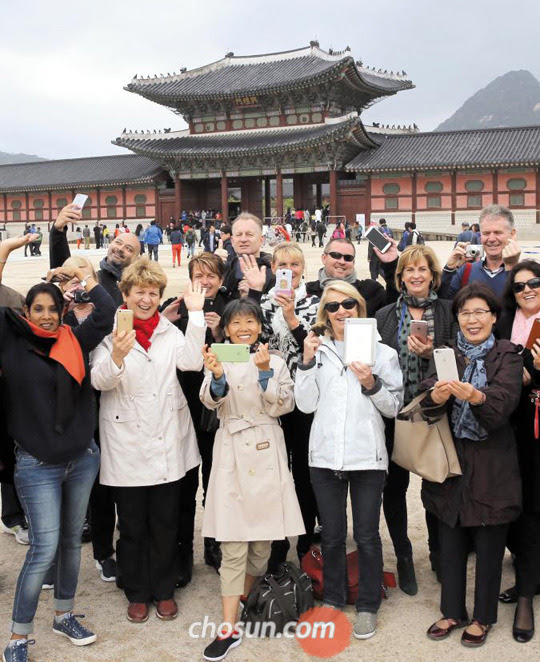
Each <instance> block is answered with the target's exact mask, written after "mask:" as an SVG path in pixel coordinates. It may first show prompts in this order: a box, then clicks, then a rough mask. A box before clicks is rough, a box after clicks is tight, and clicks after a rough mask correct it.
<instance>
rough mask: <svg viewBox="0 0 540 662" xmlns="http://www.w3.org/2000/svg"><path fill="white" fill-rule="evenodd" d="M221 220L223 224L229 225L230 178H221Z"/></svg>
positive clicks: (223, 176) (225, 176) (224, 176)
mask: <svg viewBox="0 0 540 662" xmlns="http://www.w3.org/2000/svg"><path fill="white" fill-rule="evenodd" d="M221 218H222V222H223V223H227V224H228V223H229V178H228V177H227V175H222V177H221Z"/></svg>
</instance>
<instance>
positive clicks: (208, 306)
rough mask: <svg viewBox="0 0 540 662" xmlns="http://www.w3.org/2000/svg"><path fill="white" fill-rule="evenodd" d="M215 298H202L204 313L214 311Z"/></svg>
mask: <svg viewBox="0 0 540 662" xmlns="http://www.w3.org/2000/svg"><path fill="white" fill-rule="evenodd" d="M215 302H216V301H215V299H205V300H204V306H203V311H204V312H205V313H213V312H214V303H215Z"/></svg>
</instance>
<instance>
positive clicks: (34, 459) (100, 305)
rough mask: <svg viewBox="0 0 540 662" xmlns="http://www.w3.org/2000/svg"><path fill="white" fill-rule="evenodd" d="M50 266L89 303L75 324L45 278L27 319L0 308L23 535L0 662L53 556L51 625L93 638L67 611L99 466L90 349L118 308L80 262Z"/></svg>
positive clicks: (22, 640)
mask: <svg viewBox="0 0 540 662" xmlns="http://www.w3.org/2000/svg"><path fill="white" fill-rule="evenodd" d="M55 273H57V275H59V276H62V277H63V278H66V279H67V278H73V277H75V276H76V277H78V278H79V279H80V281H81V283H80V285H81V287H83V288H84V289H85V290H86V292H87V293H88V295H89V298H90V301H91V302H92V304H93V306H94V307H93V311H92V313H91V314H90V316H89V317H88V318H87V319H86V320H85V321H84V322H83V323H82V324H80V325H79V326H78V327H77V328H76V329H74V330H72V329H70V328H69V327H68V326H64V325H63V324H62V323H61V320H62V314H63V309H64V300H63V297H62V293H61V292H60V290H59V289H58V288H57V287H56V286H55V285H53V284H51V283H40V284H39V285H35V286H34V287H32V288H31V289H30V291H29V292H28V294H27V296H26V301H25V306H24V317H22V316H21V315H18V314H17V313H15V312H14V311H13V310H10V309H7V308H0V370H1V372H2V379H3V383H4V402H3V403H2V404H3V406H4V412H3V415H4V416H5V419H6V422H7V432H8V435H9V437H10V438H11V439H15V440H16V450H15V457H16V464H15V474H14V479H15V487H16V489H17V493H18V495H19V498H20V501H21V504H22V506H23V509H24V513H25V516H26V519H27V521H28V525H29V539H30V547H29V550H28V553H27V555H26V559H25V561H24V565H23V568H22V570H21V573H20V575H19V579H18V581H17V589H16V593H15V600H14V607H13V623H12V637H11V640H10V642H9V644H8V646H7V648H6V649H5V651H4V656H3V659H4V661H5V662H17V661H18V660H26V659H27V646H28V643H29V642H28V635H29V634H30V633H31V632H32V631H33V621H34V616H35V613H36V610H37V606H38V601H39V595H40V592H41V587H42V585H43V580H44V578H45V576H46V573H47V571H48V570H49V568H50V567H51V565H52V563H53V562H54V560H55V557H57V562H56V572H55V579H54V603H55V604H54V607H55V610H56V615H55V617H54V621H53V632H54V633H55V634H59V635H61V636H63V637H66V638H68V639H69V640H70V641H71V642H72V643H74V644H76V645H77V646H84V645H86V644H91V643H93V642H94V641H95V640H96V635H95V634H94V633H93V632H91V631H90V630H88V629H87V628H85V627H84V626H83V625H82V624H81V623H80V622H79V621H78V620H77V617H75V616H74V615H73V605H74V596H75V591H76V588H77V580H78V574H79V565H80V556H81V533H82V526H83V522H84V516H85V513H86V508H87V506H88V499H89V496H90V490H91V489H92V485H93V482H94V479H95V476H96V474H97V471H98V468H99V449H98V447H97V446H96V444H95V442H94V440H93V433H94V408H93V396H92V388H91V385H90V378H89V373H90V370H89V367H88V361H87V355H88V353H89V352H90V351H91V350H93V349H94V348H95V347H96V346H97V345H98V344H99V343H100V341H101V340H102V338H103V337H104V336H105V335H106V334H107V333H108V332H109V331H110V329H111V327H112V324H113V319H114V310H115V308H114V303H113V301H112V299H111V297H110V296H109V295H108V294H107V292H106V291H105V290H104V289H103V288H102V287H101V285H98V284H97V283H96V281H95V280H94V278H92V277H91V276H87V277H86V278H85V277H84V275H83V274H82V272H81V271H80V269H71V270H69V269H59V270H57V272H55ZM66 655H67V656H68V657H69V654H66ZM66 655H64V657H66Z"/></svg>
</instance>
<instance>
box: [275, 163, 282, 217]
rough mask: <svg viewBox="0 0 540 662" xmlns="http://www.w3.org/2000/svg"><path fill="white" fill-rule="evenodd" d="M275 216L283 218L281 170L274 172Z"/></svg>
mask: <svg viewBox="0 0 540 662" xmlns="http://www.w3.org/2000/svg"><path fill="white" fill-rule="evenodd" d="M276 216H277V217H278V218H281V217H283V175H282V174H281V170H278V171H277V172H276Z"/></svg>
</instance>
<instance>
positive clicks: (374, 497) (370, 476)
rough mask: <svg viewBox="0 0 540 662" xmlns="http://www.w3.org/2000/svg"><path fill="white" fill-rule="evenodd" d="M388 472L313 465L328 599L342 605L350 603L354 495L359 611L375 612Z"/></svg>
mask: <svg viewBox="0 0 540 662" xmlns="http://www.w3.org/2000/svg"><path fill="white" fill-rule="evenodd" d="M384 479H385V472H384V471H343V472H336V471H332V470H331V469H319V468H317V467H311V480H312V483H313V490H314V492H315V496H316V497H317V504H318V506H319V513H320V516H321V524H322V553H323V558H324V565H323V581H324V601H325V602H328V603H330V604H331V605H334V606H336V607H343V606H344V605H345V603H346V600H347V560H346V543H347V494H348V491H349V489H350V491H351V509H352V517H353V537H354V540H355V542H356V545H357V547H358V559H359V568H360V576H359V591H358V598H357V600H356V605H355V606H356V611H368V612H370V613H373V614H376V613H377V611H378V609H379V607H380V604H381V584H382V577H383V574H382V573H383V557H382V545H381V538H380V535H379V519H380V512H381V500H382V490H383V485H384Z"/></svg>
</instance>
